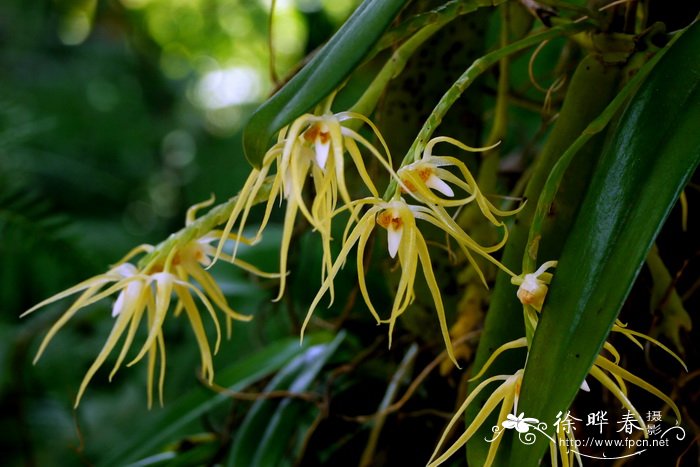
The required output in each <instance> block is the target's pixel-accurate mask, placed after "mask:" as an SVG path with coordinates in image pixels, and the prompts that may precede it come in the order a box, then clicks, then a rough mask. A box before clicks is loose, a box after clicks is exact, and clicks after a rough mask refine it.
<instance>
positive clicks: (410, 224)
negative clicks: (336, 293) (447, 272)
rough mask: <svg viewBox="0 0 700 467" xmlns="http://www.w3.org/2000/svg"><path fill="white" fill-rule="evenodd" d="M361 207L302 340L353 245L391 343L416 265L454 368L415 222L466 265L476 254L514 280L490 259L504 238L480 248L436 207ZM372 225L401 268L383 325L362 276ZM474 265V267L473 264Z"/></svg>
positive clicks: (378, 203) (371, 202)
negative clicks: (438, 235)
mask: <svg viewBox="0 0 700 467" xmlns="http://www.w3.org/2000/svg"><path fill="white" fill-rule="evenodd" d="M363 206H369V209H368V210H367V211H366V212H365V213H364V215H362V217H361V218H360V219H359V220H357V222H355V220H354V219H352V218H351V219H350V220H349V221H348V224H347V226H346V229H345V235H344V239H343V248H342V249H341V251H340V253H339V254H338V257H337V258H336V260H335V261H334V263H333V266H332V268H331V269H330V270H329V272H328V276H327V277H326V278H325V280H324V281H323V284H322V286H321V288H320V290H319V291H318V293H317V294H316V297H315V298H314V300H313V302H312V304H311V306H310V307H309V311H308V313H307V315H306V319H305V320H304V323H303V325H302V336H303V332H304V329H305V328H306V326H307V325H308V323H309V320H310V319H311V316H312V314H313V311H314V309H315V308H316V307H317V306H318V304H319V302H320V300H321V298H322V297H323V296H324V295H325V293H326V291H328V290H329V289H330V288H331V287H332V284H333V280H334V279H335V276H336V275H337V273H338V271H339V270H340V268H342V267H343V265H344V264H345V260H346V259H347V256H348V255H349V253H350V251H351V249H352V248H353V247H354V246H355V244H357V280H358V285H359V288H360V292H361V294H362V297H363V299H364V301H365V303H366V304H367V307H368V308H369V310H370V312H371V313H372V315H373V316H374V318H375V319H376V320H377V323H382V322H384V323H389V342H390V344H391V337H392V334H393V329H394V326H395V324H396V320H397V319H398V317H399V316H400V315H401V314H403V313H404V311H406V309H407V308H408V306H409V305H410V304H411V303H412V302H413V300H414V298H415V292H414V282H415V279H416V273H417V269H418V265H420V266H421V270H422V272H423V276H424V278H425V281H426V283H427V284H428V288H429V290H430V293H431V296H432V299H433V303H434V304H435V308H436V312H437V315H438V322H439V324H440V329H441V332H442V336H443V339H444V341H445V346H446V349H447V353H448V355H449V357H450V359H451V360H452V361H453V362H454V363H455V364H457V361H456V358H455V356H454V353H453V349H452V343H451V340H450V337H449V330H448V327H447V320H446V317H445V309H444V305H443V302H442V295H441V292H440V288H439V286H438V284H437V280H436V278H435V273H434V271H433V266H432V263H431V259H430V253H429V251H428V245H427V243H426V241H425V238H424V237H423V234H422V233H421V231H420V229H419V228H418V226H417V224H416V220H417V219H420V220H423V221H426V222H428V223H430V224H432V225H434V226H436V227H437V228H439V229H440V230H442V231H444V232H445V233H446V234H448V235H449V236H450V237H451V238H453V239H454V240H455V241H456V242H457V244H458V245H459V247H460V248H461V249H462V251H464V253H465V255H466V256H467V257H468V258H469V259H470V261H472V262H473V258H472V256H471V252H476V253H477V254H478V255H480V256H482V257H484V258H486V259H487V260H489V261H491V262H493V263H494V264H496V265H497V266H499V267H500V268H502V269H504V270H506V271H507V272H508V273H509V274H510V275H512V276H513V275H514V274H513V273H512V272H511V271H509V270H508V269H507V268H506V267H505V266H503V265H502V264H501V263H499V262H498V261H497V260H496V259H494V258H493V257H492V256H491V255H490V254H489V253H491V252H493V251H495V250H497V249H498V248H500V247H501V246H503V244H504V242H505V238H504V240H503V241H501V242H499V243H498V244H497V245H495V246H491V247H484V246H482V245H479V244H478V243H476V242H475V241H474V240H472V239H471V237H469V235H467V234H466V233H465V232H464V231H462V229H461V228H460V227H459V226H458V225H457V223H456V222H455V221H454V220H453V219H452V218H451V217H450V216H449V215H448V214H447V212H446V211H445V210H444V209H443V208H441V207H439V206H417V205H409V204H407V203H406V201H405V200H404V199H403V198H398V199H394V200H392V201H384V200H383V199H381V198H374V197H370V198H364V199H361V200H358V201H355V202H353V205H352V208H354V209H360V208H361V207H363ZM376 225H379V226H381V227H383V228H384V229H386V231H387V246H388V252H389V256H390V257H392V258H395V257H396V256H397V255H398V259H399V265H400V266H401V276H400V279H399V283H398V286H397V290H396V293H395V297H394V303H393V306H392V309H391V313H390V316H389V318H388V319H386V320H383V319H382V318H381V317H380V316H379V313H378V312H377V311H376V309H375V307H374V305H373V304H372V300H371V299H370V296H369V292H368V291H367V285H366V283H365V276H364V254H365V248H366V246H367V241H368V239H369V237H370V235H371V234H372V232H373V231H374V227H375V226H376ZM474 264H475V266H476V263H474ZM482 277H483V276H482ZM332 299H333V297H331V304H332V302H333V300H332Z"/></svg>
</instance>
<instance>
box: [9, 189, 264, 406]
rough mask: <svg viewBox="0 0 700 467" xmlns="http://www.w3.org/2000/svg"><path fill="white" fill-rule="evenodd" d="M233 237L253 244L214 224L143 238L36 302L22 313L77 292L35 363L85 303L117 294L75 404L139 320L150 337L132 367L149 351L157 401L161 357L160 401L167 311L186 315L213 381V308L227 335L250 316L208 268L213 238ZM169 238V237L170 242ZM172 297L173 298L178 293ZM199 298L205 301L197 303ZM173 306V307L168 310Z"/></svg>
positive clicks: (126, 346)
mask: <svg viewBox="0 0 700 467" xmlns="http://www.w3.org/2000/svg"><path fill="white" fill-rule="evenodd" d="M213 201H214V199H213V198H212V199H210V200H208V201H205V202H204V203H199V204H196V205H194V206H192V207H191V208H190V209H189V210H188V212H187V216H186V226H190V225H192V224H193V223H194V222H195V216H196V212H197V211H198V210H199V209H200V208H202V207H207V206H209V205H211V204H212V203H213ZM226 240H233V241H235V242H236V243H238V242H242V243H250V241H249V240H247V239H245V238H243V237H236V236H234V235H231V234H225V235H224V234H223V233H222V232H221V231H219V230H212V231H209V232H206V233H205V234H203V235H201V236H199V237H195V238H184V239H182V240H181V241H179V242H175V243H174V244H172V245H170V246H169V248H167V249H159V247H154V246H152V245H141V246H139V247H136V248H135V249H133V250H132V251H131V252H130V253H129V254H127V255H126V256H125V257H124V258H122V259H121V260H120V261H118V262H117V264H116V265H115V266H113V267H112V268H111V269H109V271H107V272H106V273H104V274H100V275H97V276H94V277H91V278H90V279H87V280H85V281H83V282H81V283H79V284H77V285H75V286H73V287H71V288H69V289H67V290H65V291H63V292H60V293H58V294H56V295H54V296H52V297H50V298H47V299H46V300H44V301H42V302H40V303H38V304H36V305H35V306H33V307H32V308H30V309H29V310H27V311H26V312H24V314H23V315H22V316H25V315H28V314H29V313H32V312H34V311H35V310H37V309H39V308H42V307H44V306H46V305H49V304H51V303H53V302H56V301H59V300H61V299H63V298H66V297H68V296H71V295H75V294H80V295H79V296H78V298H77V299H76V300H75V301H74V302H73V304H72V305H71V306H70V307H69V308H68V310H66V311H65V312H64V313H63V315H61V317H60V318H59V319H58V320H57V321H56V323H54V325H53V326H52V327H51V329H50V330H49V331H48V333H47V334H46V337H44V339H43V341H42V342H41V344H40V346H39V350H38V352H37V355H36V357H35V359H34V362H35V363H36V361H37V360H38V359H39V358H40V357H41V355H42V354H43V353H44V352H45V350H46V349H47V346H48V345H49V343H50V342H51V340H52V339H53V337H54V336H55V335H56V333H57V332H58V331H59V330H60V329H61V328H62V327H63V326H64V325H65V324H66V323H67V322H68V321H69V320H70V319H71V318H73V316H75V314H76V313H77V312H78V311H80V310H81V309H83V308H86V307H88V306H90V305H92V304H94V303H96V302H99V301H100V300H103V299H105V298H107V297H110V296H114V295H116V299H115V300H114V304H113V305H112V311H111V315H112V318H113V319H114V324H113V326H112V331H111V332H110V334H109V336H108V337H107V341H106V342H105V344H104V346H103V347H102V350H101V351H100V352H99V354H98V355H97V358H96V359H95V361H94V362H93V363H92V365H91V366H90V368H89V369H88V371H87V373H86V374H85V376H84V378H83V381H82V383H81V384H80V389H79V390H78V395H77V396H76V400H75V406H76V407H77V406H78V404H79V403H80V399H81V398H82V396H83V394H84V392H85V389H86V388H87V385H88V383H89V382H90V380H91V379H92V378H93V376H94V375H95V373H96V372H97V371H98V370H99V369H100V368H101V367H102V365H103V364H104V363H105V361H106V360H107V358H108V357H109V355H110V354H111V353H112V352H113V351H115V349H116V348H117V346H118V343H119V341H120V340H121V341H122V344H121V350H120V351H119V354H118V357H117V360H116V363H115V364H114V367H113V368H112V371H111V372H110V374H109V379H110V381H111V380H112V378H113V377H114V375H115V374H116V373H117V371H118V370H119V368H120V367H121V365H122V364H123V363H124V361H125V360H126V358H127V355H128V353H129V350H130V349H131V347H132V346H133V345H135V343H134V341H135V339H136V336H137V332H138V330H139V328H140V327H141V325H142V323H145V327H146V329H147V331H148V333H147V336H146V338H145V340H144V342H143V344H140V347H138V348H139V350H138V352H137V354H136V356H135V357H131V359H130V360H129V362H128V363H127V366H132V365H134V364H136V363H138V362H139V361H141V360H143V358H144V357H147V360H148V362H147V367H148V379H147V393H148V405H149V407H150V406H151V405H152V400H153V391H154V386H155V380H156V365H157V364H158V362H160V365H159V371H158V376H157V380H158V394H159V399H160V402H161V404H162V402H163V385H164V381H165V368H166V352H165V336H164V331H163V325H164V323H165V320H166V319H168V317H169V316H174V317H178V316H180V315H182V314H183V312H184V314H185V316H186V317H187V320H188V321H189V324H190V326H191V327H192V331H193V333H194V336H195V339H196V341H197V346H198V347H199V354H200V360H201V375H202V378H203V379H204V380H206V381H208V382H209V383H210V384H211V383H212V382H213V380H214V365H213V361H212V360H213V358H212V355H213V354H216V353H217V352H218V350H219V346H220V344H221V334H222V333H221V325H220V322H219V318H218V315H217V312H216V309H217V308H218V310H219V311H220V312H221V313H223V316H224V317H225V318H226V324H227V333H228V335H229V336H230V334H231V329H232V323H233V321H250V320H251V319H252V316H248V315H244V314H241V313H239V312H237V311H235V310H234V309H232V308H231V307H230V305H229V304H228V301H227V300H226V297H225V296H224V293H223V291H222V290H221V288H220V287H219V285H218V284H217V282H216V280H215V279H214V278H213V277H212V275H211V274H210V273H209V272H208V271H207V269H206V268H208V267H209V266H210V265H211V264H212V258H213V257H214V255H215V254H216V249H215V247H214V245H213V244H214V243H216V242H220V241H226ZM164 243H168V242H167V241H166V242H164ZM143 253H145V254H146V256H145V257H144V258H142V259H141V261H139V262H138V263H136V264H135V263H133V262H130V261H131V260H132V258H134V257H135V256H137V255H139V254H143ZM224 256H225V257H227V258H228V259H230V260H231V261H232V262H233V263H234V265H236V266H238V267H239V268H241V269H242V270H244V271H247V272H249V273H251V274H254V275H256V276H259V277H265V278H277V277H278V274H271V273H265V272H263V271H261V270H259V269H258V268H256V267H255V266H253V265H252V264H249V263H247V262H245V261H243V260H241V259H234V258H232V257H230V256H228V255H224ZM173 299H174V300H173ZM198 303H199V304H200V305H201V306H200V305H198ZM201 307H203V308H204V309H205V310H206V311H207V314H208V315H209V316H210V318H211V320H212V322H213V324H214V329H215V333H216V338H215V342H214V346H213V351H212V346H211V345H210V343H209V338H208V337H207V332H206V330H205V324H204V321H203V319H202V316H201V313H200V308H201ZM171 310H172V311H171Z"/></svg>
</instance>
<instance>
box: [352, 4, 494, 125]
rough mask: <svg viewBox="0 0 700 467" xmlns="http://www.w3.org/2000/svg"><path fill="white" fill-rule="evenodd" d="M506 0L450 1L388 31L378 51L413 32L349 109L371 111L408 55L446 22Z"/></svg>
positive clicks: (364, 112)
mask: <svg viewBox="0 0 700 467" xmlns="http://www.w3.org/2000/svg"><path fill="white" fill-rule="evenodd" d="M505 1H506V0H494V1H484V0H472V1H466V2H465V1H463V0H453V1H451V2H449V3H447V4H445V5H443V6H441V7H440V8H437V9H435V10H432V11H430V12H427V13H424V14H420V15H416V16H414V17H413V18H411V19H409V20H408V21H406V22H404V23H403V24H402V25H401V26H399V27H398V28H397V29H395V30H393V31H390V32H389V33H388V34H386V35H385V36H384V38H383V39H382V41H381V42H380V43H379V44H378V45H377V48H376V50H377V52H378V51H381V50H383V49H385V48H387V47H389V46H391V45H392V44H395V43H397V42H399V41H401V40H403V39H404V38H405V37H407V36H408V35H410V34H412V36H411V37H410V38H409V39H408V40H406V42H404V43H403V44H401V46H400V47H399V48H397V49H396V50H395V51H394V52H393V53H392V55H391V57H389V59H388V60H387V62H386V63H385V64H384V66H383V67H382V69H381V70H380V71H379V73H377V76H376V77H375V78H374V80H373V81H372V83H371V84H370V85H369V87H368V88H367V90H366V91H365V92H364V93H363V94H362V96H361V97H360V98H359V99H358V100H357V102H356V103H355V105H353V107H352V108H351V109H350V111H351V112H356V113H359V114H362V115H369V114H370V113H372V111H373V110H374V108H375V106H376V105H377V102H378V101H379V98H380V96H381V95H382V93H383V92H384V90H385V89H386V87H387V85H388V84H389V82H390V81H391V80H392V79H394V78H395V77H396V76H398V75H399V74H400V73H401V71H402V70H403V68H404V67H405V66H406V62H407V61H408V59H409V58H411V56H412V55H413V53H414V52H415V51H416V50H417V49H418V47H420V46H421V45H423V44H424V43H425V41H427V40H428V39H430V38H431V37H432V36H433V34H435V33H436V32H437V31H439V30H440V29H442V27H443V26H445V25H446V24H447V23H449V22H450V21H452V20H453V19H455V18H457V17H458V16H461V15H465V14H467V13H472V12H474V11H476V10H478V9H479V8H481V7H485V6H489V7H490V6H496V5H499V4H501V3H504V2H505Z"/></svg>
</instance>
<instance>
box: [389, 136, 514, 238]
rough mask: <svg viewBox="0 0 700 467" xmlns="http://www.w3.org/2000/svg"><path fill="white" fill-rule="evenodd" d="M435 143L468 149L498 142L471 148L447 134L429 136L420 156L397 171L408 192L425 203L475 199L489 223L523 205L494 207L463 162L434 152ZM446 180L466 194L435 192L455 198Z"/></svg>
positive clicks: (460, 202)
mask: <svg viewBox="0 0 700 467" xmlns="http://www.w3.org/2000/svg"><path fill="white" fill-rule="evenodd" d="M438 143H449V144H452V145H453V146H456V147H457V148H459V149H462V150H464V151H469V152H476V151H487V150H489V149H493V148H494V147H496V146H498V143H497V144H494V145H493V146H488V147H484V148H473V147H471V146H467V145H466V144H463V143H461V142H460V141H458V140H456V139H454V138H450V137H448V136H439V137H436V138H433V139H431V140H430V141H428V143H427V144H426V145H425V149H424V151H423V156H422V157H421V158H420V159H418V160H417V161H414V162H412V163H411V164H408V165H405V166H404V167H402V168H400V169H399V170H398V171H397V173H398V175H399V178H400V179H401V181H402V182H403V186H404V187H406V189H407V191H408V192H409V193H410V195H411V196H413V197H414V198H416V199H417V200H419V201H422V202H424V203H428V204H436V205H439V206H444V207H455V206H464V205H465V204H468V203H471V202H473V201H476V202H477V204H478V206H479V209H480V210H481V212H482V213H483V215H484V216H485V217H486V218H487V219H488V220H489V221H491V223H492V224H494V225H498V226H500V225H501V224H502V223H501V221H499V220H497V219H496V217H495V216H501V217H504V216H510V215H513V214H516V213H517V212H519V211H520V210H521V209H522V208H523V207H524V206H525V204H524V203H523V204H522V205H521V206H520V207H519V208H518V209H515V210H512V211H503V210H500V209H497V208H496V207H495V206H494V205H493V204H492V203H491V202H490V201H489V200H488V199H487V198H486V196H484V194H483V193H482V192H481V190H480V189H479V187H478V185H477V184H476V179H475V178H474V176H473V175H472V173H471V172H470V171H469V169H468V168H467V166H466V164H465V163H464V162H462V161H461V160H459V159H457V158H456V157H449V156H434V155H433V149H434V147H435V145H436V144H438ZM446 167H454V168H456V169H457V173H459V174H460V175H461V176H462V178H460V177H459V176H457V175H455V174H454V173H452V172H450V171H449V170H447V168H446ZM448 182H449V183H451V184H453V185H455V186H456V187H459V188H460V189H462V190H463V191H465V192H466V193H467V194H468V195H469V196H467V197H466V198H459V199H445V198H442V197H440V196H438V195H437V194H435V193H434V191H433V190H435V191H437V192H439V193H441V194H442V195H444V196H446V197H448V198H454V196H455V193H454V190H453V189H452V187H451V186H450V185H449V184H448Z"/></svg>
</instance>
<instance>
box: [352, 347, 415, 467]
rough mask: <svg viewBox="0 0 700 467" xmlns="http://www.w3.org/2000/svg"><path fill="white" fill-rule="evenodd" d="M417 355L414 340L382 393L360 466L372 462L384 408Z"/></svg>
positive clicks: (394, 396)
mask: <svg viewBox="0 0 700 467" xmlns="http://www.w3.org/2000/svg"><path fill="white" fill-rule="evenodd" d="M417 355H418V345H417V344H416V343H415V342H414V343H413V344H411V347H409V348H408V352H406V355H405V356H404V357H403V360H401V363H400V364H399V367H398V369H397V370H396V373H394V376H393V377H392V378H391V381H390V382H389V386H388V387H387V389H386V392H385V393H384V398H383V399H382V402H381V403H380V404H379V408H378V409H377V413H380V414H382V415H380V416H379V417H377V418H376V419H375V421H374V426H373V427H372V431H371V432H370V434H369V440H368V441H367V446H366V447H365V450H364V452H363V453H362V458H361V459H360V467H365V466H368V465H372V464H373V463H374V459H375V451H376V450H377V442H378V441H379V435H380V434H381V432H382V428H383V427H384V422H385V421H386V417H387V413H386V409H387V408H388V407H389V406H390V405H391V403H392V402H393V401H394V399H395V398H396V393H397V392H398V390H399V386H400V385H401V382H402V381H403V380H404V379H405V378H406V376H407V375H408V372H409V371H410V369H411V368H412V367H413V362H414V361H415V359H416V356H417Z"/></svg>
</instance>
